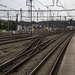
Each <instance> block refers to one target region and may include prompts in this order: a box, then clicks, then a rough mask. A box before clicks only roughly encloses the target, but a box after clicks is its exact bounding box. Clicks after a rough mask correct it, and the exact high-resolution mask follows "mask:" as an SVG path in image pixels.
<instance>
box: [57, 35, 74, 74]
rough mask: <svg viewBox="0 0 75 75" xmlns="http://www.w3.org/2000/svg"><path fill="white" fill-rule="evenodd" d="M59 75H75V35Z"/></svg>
mask: <svg viewBox="0 0 75 75" xmlns="http://www.w3.org/2000/svg"><path fill="white" fill-rule="evenodd" d="M57 75H75V34H74V35H73V37H72V39H71V41H70V43H69V45H68V47H67V51H66V52H65V55H64V58H63V60H62V63H61V65H60V68H59V71H58V73H57Z"/></svg>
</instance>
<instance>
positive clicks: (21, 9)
mask: <svg viewBox="0 0 75 75" xmlns="http://www.w3.org/2000/svg"><path fill="white" fill-rule="evenodd" d="M20 22H22V8H20Z"/></svg>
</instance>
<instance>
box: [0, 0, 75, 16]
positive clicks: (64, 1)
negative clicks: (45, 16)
mask: <svg viewBox="0 0 75 75" xmlns="http://www.w3.org/2000/svg"><path fill="white" fill-rule="evenodd" d="M39 1H40V2H41V3H42V4H43V5H45V6H48V5H52V4H53V3H52V0H33V6H34V7H35V8H36V9H39V8H40V9H42V10H43V9H45V10H47V8H46V7H44V6H43V5H42V4H40V3H39ZM54 1H55V2H56V1H57V0H54ZM0 4H3V5H6V6H8V8H4V7H1V6H0V9H10V8H13V9H20V8H22V9H23V10H27V9H28V6H26V0H0ZM58 5H60V6H64V8H65V9H75V0H59V3H58ZM33 9H34V8H33ZM49 9H55V10H56V9H63V8H61V7H57V6H54V7H49ZM69 13H70V15H71V14H72V15H73V14H74V15H75V12H73V13H72V12H69ZM62 15H63V14H62Z"/></svg>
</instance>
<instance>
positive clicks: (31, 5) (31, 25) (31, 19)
mask: <svg viewBox="0 0 75 75" xmlns="http://www.w3.org/2000/svg"><path fill="white" fill-rule="evenodd" d="M30 7H31V27H33V26H32V0H30ZM31 35H32V30H31Z"/></svg>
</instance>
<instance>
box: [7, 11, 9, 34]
mask: <svg viewBox="0 0 75 75" xmlns="http://www.w3.org/2000/svg"><path fill="white" fill-rule="evenodd" d="M7 17H8V33H9V11H8V12H7Z"/></svg>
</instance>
